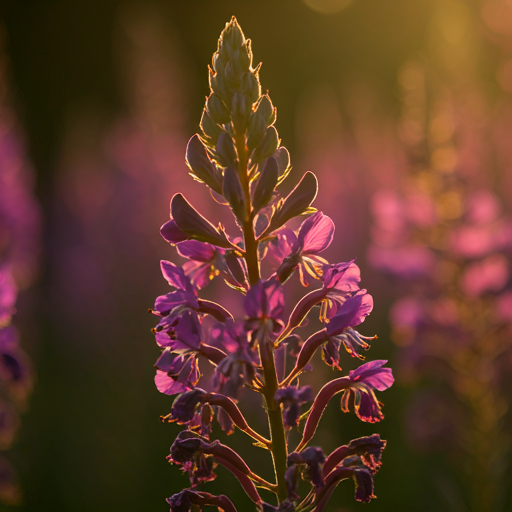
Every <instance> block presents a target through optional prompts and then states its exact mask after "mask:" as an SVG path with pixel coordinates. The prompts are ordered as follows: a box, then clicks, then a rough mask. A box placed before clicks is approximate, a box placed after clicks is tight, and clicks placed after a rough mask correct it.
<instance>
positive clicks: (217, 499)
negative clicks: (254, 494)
mask: <svg viewBox="0 0 512 512" xmlns="http://www.w3.org/2000/svg"><path fill="white" fill-rule="evenodd" d="M167 503H168V504H169V505H170V506H171V510H170V512H191V511H192V510H196V507H200V509H202V507H203V506H206V505H209V506H212V507H217V509H218V510H219V511H221V510H222V511H224V512H237V510H236V508H235V506H234V505H233V503H232V502H231V500H230V499H229V498H228V497H227V496H224V495H223V494H221V495H220V496H214V495H213V494H209V493H207V492H201V491H193V490H191V489H184V490H183V491H181V492H179V493H178V494H175V495H174V496H171V497H170V498H167Z"/></svg>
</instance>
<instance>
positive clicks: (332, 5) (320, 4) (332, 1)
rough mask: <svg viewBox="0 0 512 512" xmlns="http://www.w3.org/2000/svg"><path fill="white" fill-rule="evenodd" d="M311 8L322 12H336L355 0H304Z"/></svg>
mask: <svg viewBox="0 0 512 512" xmlns="http://www.w3.org/2000/svg"><path fill="white" fill-rule="evenodd" d="M302 1H303V2H304V3H305V4H306V5H307V6H308V7H309V8H310V9H312V10H313V11H316V12H320V13H322V14H335V13H337V12H340V11H342V10H343V9H345V8H346V7H348V6H349V5H350V4H351V3H352V1H353V0H302Z"/></svg>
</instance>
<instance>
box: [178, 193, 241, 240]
mask: <svg viewBox="0 0 512 512" xmlns="http://www.w3.org/2000/svg"><path fill="white" fill-rule="evenodd" d="M171 213H172V217H173V219H174V221H175V222H176V225H177V226H178V228H179V229H180V231H182V232H183V233H186V234H187V235H190V238H194V239H195V240H199V241H200V242H208V243H210V244H212V245H216V246H218V247H225V248H229V247H231V245H230V243H229V242H228V240H227V238H226V235H225V234H224V233H223V232H220V231H219V230H218V229H217V228H216V227H215V226H214V225H213V224H211V223H210V222H209V221H208V220H206V219H205V218H204V217H203V216H202V215H201V214H200V213H199V212H198V211H197V210H195V209H194V207H193V206H191V205H190V203H189V202H188V201H187V200H186V199H185V198H184V197H183V195H182V194H175V195H174V196H173V198H172V200H171Z"/></svg>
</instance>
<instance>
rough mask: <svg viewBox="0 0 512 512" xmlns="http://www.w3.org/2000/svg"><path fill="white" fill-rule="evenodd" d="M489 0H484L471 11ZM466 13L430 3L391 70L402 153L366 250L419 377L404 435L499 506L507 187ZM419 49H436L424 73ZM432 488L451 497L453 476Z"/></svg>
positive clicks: (414, 377) (379, 201) (474, 498)
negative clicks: (421, 45) (417, 36)
mask: <svg viewBox="0 0 512 512" xmlns="http://www.w3.org/2000/svg"><path fill="white" fill-rule="evenodd" d="M499 4H500V3H499V2H486V3H485V6H484V11H483V12H484V13H487V14H488V13H489V12H490V11H493V10H494V9H497V8H498V5H499ZM504 4H505V2H501V6H502V7H500V8H504ZM493 12H494V11H493ZM455 17H456V20H457V21H456V23H457V24H459V25H457V26H459V28H460V29H461V30H464V34H465V36H462V37H461V38H459V39H457V38H456V37H454V36H453V34H454V33H455V32H454V31H455V30H458V29H456V28H455ZM495 21H496V20H495ZM477 23H478V20H476V19H474V18H473V17H472V14H471V12H470V11H469V10H468V9H467V7H466V6H464V4H463V3H462V2H450V5H442V4H441V3H439V4H438V5H437V7H436V11H435V16H434V19H433V23H432V26H431V29H430V37H431V40H430V43H429V44H430V46H429V50H428V51H429V52H430V53H427V55H426V56H425V57H424V61H425V62H422V61H411V62H409V63H408V64H406V65H405V66H404V67H403V69H402V71H401V73H400V76H399V82H400V87H401V99H402V115H401V120H400V123H399V129H398V132H399V135H400V137H401V142H402V144H403V146H404V157H402V160H403V159H405V161H407V162H408V165H407V168H406V171H405V172H404V173H403V176H402V178H401V181H400V183H396V184H395V186H394V187H393V188H389V187H388V188H387V189H385V190H381V191H378V192H376V193H375V194H374V196H373V199H372V213H373V217H374V223H373V226H372V231H371V235H372V244H371V246H370V248H369V251H368V259H369V261H370V263H371V264H372V265H373V266H374V267H376V268H378V269H380V270H382V271H385V272H387V273H389V274H391V275H392V276H394V281H393V283H394V284H395V294H396V295H398V297H399V298H398V300H396V302H395V303H394V304H393V306H392V308H391V311H390V318H391V322H392V328H393V339H394V341H395V342H396V344H397V345H398V346H399V347H401V349H400V353H399V359H400V363H399V366H398V370H399V374H398V375H399V378H400V379H401V380H402V381H404V382H406V381H407V382H409V383H416V385H417V386H419V389H418V390H417V391H416V392H415V393H413V397H412V398H411V403H410V405H409V407H408V410H407V419H406V425H407V427H408V428H409V430H408V437H409V440H410V442H411V443H412V445H413V446H414V447H416V448H417V449H421V450H436V449H439V450H443V451H445V452H446V453H447V454H448V455H449V456H450V458H451V459H450V460H451V461H452V462H453V466H454V467H455V468H457V471H459V472H460V473H461V474H462V475H464V478H465V479H467V481H468V482H470V492H469V494H470V498H469V499H468V501H469V502H470V503H471V505H470V509H471V510H475V511H476V510H478V511H480V512H483V511H491V510H492V511H496V510H504V509H503V507H504V501H503V500H504V492H505V489H506V484H505V482H507V481H508V479H509V477H508V469H507V467H506V464H505V461H506V460H507V458H508V456H509V453H510V449H509V446H510V442H511V441H512V439H511V438H510V428H511V422H510V411H509V402H510V400H509V399H508V396H509V395H510V392H511V391H512V381H511V379H510V369H511V368H512V346H511V345H510V338H511V336H512V322H511V320H512V314H511V311H512V310H511V309H509V308H510V307H511V306H512V302H511V301H510V297H511V294H512V214H511V211H510V199H511V194H510V188H509V189H507V188H505V187H499V186H497V183H499V181H498V180H500V179H502V180H503V181H504V182H505V181H506V180H508V179H510V178H509V175H510V174H511V173H510V169H508V168H503V169H502V171H503V174H498V172H497V169H496V164H495V162H496V161H498V162H499V156H500V154H499V152H497V151H496V147H495V139H493V137H492V135H491V134H492V133H493V132H494V131H495V129H496V123H501V122H502V121H500V117H501V115H500V114H498V117H496V116H495V115H492V114H491V113H490V112H489V111H488V110H486V109H489V107H488V106H487V105H485V103H484V102H485V100H484V98H483V95H482V92H481V90H479V87H480V89H481V88H482V87H483V86H482V84H479V83H478V82H477V81H476V79H475V77H474V76H473V73H474V71H473V66H474V60H473V57H472V55H473V53H471V56H470V54H469V53H468V51H469V50H468V49H469V48H472V49H473V50H475V47H474V46H475V45H476V44H477V43H476V40H474V39H471V40H469V39H468V38H470V37H471V36H472V34H475V33H476V28H475V27H476V24H477ZM461 27H463V28H461ZM510 29H512V27H510ZM472 45H473V46H472ZM436 52H438V53H436ZM432 54H434V55H437V56H440V55H442V57H441V58H438V62H440V63H441V68H440V69H437V70H436V71H437V74H436V73H435V72H434V71H432V70H431V69H430V68H429V66H428V59H429V58H432ZM443 66H445V67H443ZM507 152H508V153H509V154H510V146H509V148H508V150H507ZM496 156H498V159H497V158H496ZM493 162H494V163H493ZM494 188H499V189H500V194H501V197H500V196H499V195H498V194H497V193H496V192H494V190H493V189H494ZM504 203H508V205H509V208H508V209H506V208H504V206H503V204H504ZM396 295H395V296H396ZM448 488H450V490H449V491H446V489H448ZM443 489H445V492H448V494H445V495H446V496H448V495H450V496H452V498H453V496H455V497H456V498H454V499H455V501H456V502H460V503H462V501H463V500H464V498H462V497H461V496H462V495H463V494H464V491H463V490H462V489H460V488H457V486H456V484H455V483H453V482H451V483H449V484H447V483H446V482H445V483H444V484H443ZM447 499H448V498H447ZM452 503H453V501H452Z"/></svg>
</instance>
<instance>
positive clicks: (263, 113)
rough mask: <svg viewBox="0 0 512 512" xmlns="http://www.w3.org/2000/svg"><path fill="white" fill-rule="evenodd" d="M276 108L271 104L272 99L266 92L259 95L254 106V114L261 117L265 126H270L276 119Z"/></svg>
mask: <svg viewBox="0 0 512 512" xmlns="http://www.w3.org/2000/svg"><path fill="white" fill-rule="evenodd" d="M276 111H277V110H276V108H275V107H274V105H272V101H271V100H270V97H269V95H268V94H264V95H263V96H261V98H260V101H259V102H258V105H257V106H256V110H255V114H256V115H257V116H258V117H261V118H262V119H263V121H264V122H265V124H266V125H267V126H271V125H273V124H274V123H275V121H276Z"/></svg>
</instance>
